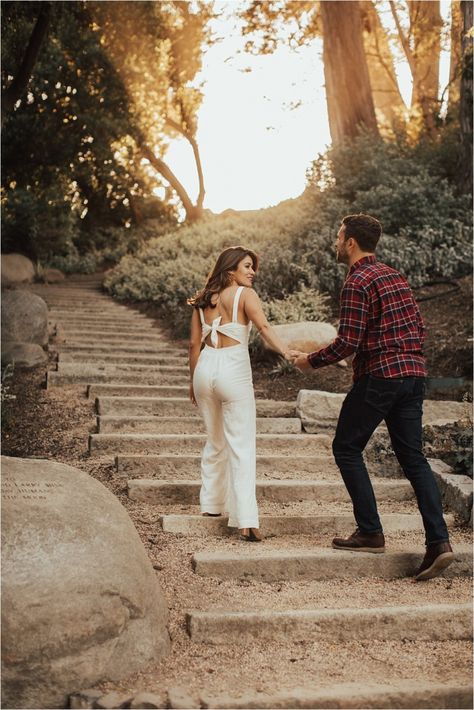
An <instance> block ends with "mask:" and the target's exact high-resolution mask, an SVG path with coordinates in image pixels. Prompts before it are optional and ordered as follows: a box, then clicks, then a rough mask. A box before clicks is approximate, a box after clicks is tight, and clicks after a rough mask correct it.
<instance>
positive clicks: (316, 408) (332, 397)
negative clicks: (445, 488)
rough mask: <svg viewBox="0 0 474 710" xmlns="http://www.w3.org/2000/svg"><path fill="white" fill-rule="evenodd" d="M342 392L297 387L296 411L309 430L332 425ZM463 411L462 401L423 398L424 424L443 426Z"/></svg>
mask: <svg viewBox="0 0 474 710" xmlns="http://www.w3.org/2000/svg"><path fill="white" fill-rule="evenodd" d="M345 396H346V395H345V394H339V393H336V392H323V391H321V390H300V391H299V392H298V397H297V400H296V413H297V415H298V416H299V417H300V418H301V423H302V425H303V429H304V430H305V431H306V432H307V433H308V434H317V433H319V432H324V431H327V430H328V429H335V428H336V424H337V419H338V417H339V412H340V410H341V406H342V403H343V401H344V398H345ZM464 413H465V404H464V403H463V402H449V401H446V402H442V401H437V400H429V399H428V400H425V401H424V403H423V424H435V425H439V426H443V425H446V424H450V423H453V422H456V421H458V420H459V419H461V418H462V416H463V414H464Z"/></svg>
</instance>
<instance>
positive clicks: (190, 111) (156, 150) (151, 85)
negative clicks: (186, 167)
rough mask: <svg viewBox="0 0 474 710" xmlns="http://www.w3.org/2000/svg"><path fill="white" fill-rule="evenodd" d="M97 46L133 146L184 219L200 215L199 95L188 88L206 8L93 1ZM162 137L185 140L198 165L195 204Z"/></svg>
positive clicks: (200, 43) (204, 28)
mask: <svg viewBox="0 0 474 710" xmlns="http://www.w3.org/2000/svg"><path fill="white" fill-rule="evenodd" d="M90 6H91V10H92V12H93V15H94V18H95V20H96V22H97V25H98V31H99V33H100V34H101V42H102V44H103V46H104V47H105V49H106V51H107V53H108V56H109V57H110V60H111V62H112V63H113V65H114V67H115V69H116V71H117V72H118V74H119V75H120V77H121V79H122V81H123V83H124V86H125V87H126V90H127V93H128V96H129V101H130V105H131V110H132V112H133V115H134V117H135V122H136V126H137V147H138V149H139V150H140V152H141V153H142V156H143V157H144V158H145V159H146V160H147V161H148V162H149V164H150V165H151V166H152V168H153V169H154V170H156V171H157V172H158V173H159V174H160V175H161V176H162V177H163V178H164V179H165V180H166V182H167V183H168V184H169V185H170V186H171V187H172V188H173V190H174V191H175V192H176V194H177V195H178V197H179V199H180V201H181V204H182V205H183V207H184V210H185V212H186V218H187V220H193V219H197V218H199V217H200V216H201V214H202V209H203V200H204V176H203V171H202V166H201V160H200V155H199V148H198V144H197V140H196V133H197V120H196V115H197V110H198V108H199V105H200V102H201V99H202V95H201V92H200V91H199V90H198V89H196V88H195V87H194V86H193V85H192V81H193V80H194V78H195V76H196V74H197V72H198V71H199V69H200V67H201V54H202V46H203V43H204V42H205V41H206V39H207V38H208V30H207V24H208V21H209V19H210V17H211V16H212V8H211V6H209V4H206V3H198V4H197V5H196V6H195V8H194V10H195V12H191V11H190V3H188V2H181V1H176V2H160V3H156V2H152V1H143V2H139V3H123V2H115V1H114V2H107V3H104V2H92V3H90ZM166 134H171V135H176V134H179V135H181V136H183V137H184V138H185V139H186V140H187V141H188V142H189V144H190V147H191V150H192V152H193V157H194V160H195V164H196V172H197V178H198V184H199V192H198V197H197V200H196V203H195V204H194V203H193V202H192V200H191V198H190V196H189V195H188V193H187V191H186V189H185V188H184V186H183V184H182V183H181V181H180V180H179V178H178V177H177V176H176V175H175V174H174V172H173V170H172V168H171V167H170V166H169V165H168V164H167V163H166V162H165V160H164V153H165V152H166V140H165V137H166Z"/></svg>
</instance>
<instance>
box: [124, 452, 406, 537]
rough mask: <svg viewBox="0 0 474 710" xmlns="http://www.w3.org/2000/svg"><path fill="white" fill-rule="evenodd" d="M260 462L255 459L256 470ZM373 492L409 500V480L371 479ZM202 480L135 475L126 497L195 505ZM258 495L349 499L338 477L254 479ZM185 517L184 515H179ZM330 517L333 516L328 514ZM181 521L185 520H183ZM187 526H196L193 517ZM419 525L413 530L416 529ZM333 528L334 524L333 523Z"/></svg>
mask: <svg viewBox="0 0 474 710" xmlns="http://www.w3.org/2000/svg"><path fill="white" fill-rule="evenodd" d="M258 468H259V464H258V462H257V469H258ZM373 485H374V491H375V495H376V497H377V500H378V501H387V500H393V501H404V500H412V499H413V497H414V494H413V489H412V487H411V485H410V484H409V483H408V481H396V480H392V481H390V480H380V481H374V484H373ZM200 489H201V481H200V480H199V481H193V480H185V479H184V480H177V481H160V480H155V479H153V478H148V479H147V478H138V479H131V480H129V481H128V496H129V498H131V499H132V500H140V501H143V502H145V503H151V504H153V505H166V504H173V503H182V504H183V505H186V504H190V505H198V503H199V491H200ZM257 498H258V499H259V500H260V501H262V500H270V501H274V502H277V503H290V502H292V501H301V500H306V501H308V500H314V501H319V502H322V501H325V502H329V501H331V502H333V501H341V500H344V501H348V500H349V494H348V493H347V490H346V487H345V485H344V483H343V482H342V481H341V480H335V481H292V480H289V481H280V480H267V481H261V480H257ZM180 517H185V516H180ZM329 517H331V518H332V517H333V516H329ZM201 520H202V521H203V523H204V525H207V523H208V522H209V523H214V522H215V521H216V518H201ZM183 524H184V521H183ZM226 524H227V523H226ZM190 525H191V526H192V527H193V529H194V527H196V525H195V523H194V520H192V521H191V522H190ZM418 527H419V526H417V527H416V529H417V530H418ZM333 529H334V526H333ZM177 532H179V531H177Z"/></svg>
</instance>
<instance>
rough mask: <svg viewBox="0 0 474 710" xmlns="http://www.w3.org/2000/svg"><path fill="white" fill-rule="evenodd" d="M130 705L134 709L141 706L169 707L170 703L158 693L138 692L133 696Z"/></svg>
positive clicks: (136, 709) (137, 709)
mask: <svg viewBox="0 0 474 710" xmlns="http://www.w3.org/2000/svg"><path fill="white" fill-rule="evenodd" d="M130 707H131V708H132V710H139V708H167V707H168V703H167V701H166V699H165V698H162V697H160V696H159V695H156V693H138V695H135V697H134V698H133V700H132V702H131V704H130Z"/></svg>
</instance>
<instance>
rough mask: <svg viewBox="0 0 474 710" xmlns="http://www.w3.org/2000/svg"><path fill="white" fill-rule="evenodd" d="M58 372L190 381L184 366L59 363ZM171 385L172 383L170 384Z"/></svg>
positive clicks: (186, 368) (187, 369)
mask: <svg viewBox="0 0 474 710" xmlns="http://www.w3.org/2000/svg"><path fill="white" fill-rule="evenodd" d="M57 371H58V372H62V373H63V374H76V375H88V374H91V375H94V374H97V373H99V374H101V373H104V374H108V375H119V376H121V375H123V376H124V377H126V376H127V375H135V374H136V375H143V374H145V375H146V374H148V375H153V374H157V375H160V374H168V375H169V376H171V377H173V376H174V375H187V376H188V380H189V368H188V367H185V366H183V365H159V366H158V365H137V364H135V363H112V362H106V363H103V364H100V363H97V364H96V363H95V362H64V363H63V362H58V364H57ZM170 384H171V383H170Z"/></svg>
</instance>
